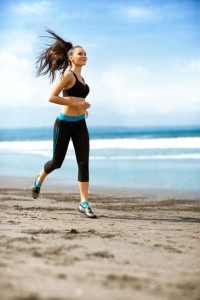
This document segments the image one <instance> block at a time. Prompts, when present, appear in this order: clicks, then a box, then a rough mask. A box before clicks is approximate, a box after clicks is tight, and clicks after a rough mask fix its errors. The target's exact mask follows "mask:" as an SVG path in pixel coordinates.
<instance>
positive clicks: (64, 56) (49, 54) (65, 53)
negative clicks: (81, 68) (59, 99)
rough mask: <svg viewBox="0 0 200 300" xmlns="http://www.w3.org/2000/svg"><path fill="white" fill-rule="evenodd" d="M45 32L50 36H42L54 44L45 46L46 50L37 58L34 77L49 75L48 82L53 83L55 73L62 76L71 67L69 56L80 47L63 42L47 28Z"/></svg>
mask: <svg viewBox="0 0 200 300" xmlns="http://www.w3.org/2000/svg"><path fill="white" fill-rule="evenodd" d="M45 30H46V32H48V33H50V34H51V35H52V36H42V37H48V38H51V39H53V40H55V42H54V43H53V44H50V45H49V44H47V46H48V48H46V49H45V50H44V51H43V52H42V53H41V54H40V55H39V56H38V57H37V61H36V68H37V73H36V77H38V76H41V75H46V74H47V73H49V77H50V81H51V82H53V81H54V79H55V75H56V71H59V72H60V75H63V74H64V72H65V70H66V69H67V67H68V66H70V67H71V61H70V59H69V56H71V55H73V53H74V49H75V48H79V47H81V46H74V47H73V45H72V43H70V42H65V41H64V40H63V39H62V38H61V37H59V36H58V35H57V34H56V33H55V32H53V31H52V30H50V29H49V28H47V27H46V28H45Z"/></svg>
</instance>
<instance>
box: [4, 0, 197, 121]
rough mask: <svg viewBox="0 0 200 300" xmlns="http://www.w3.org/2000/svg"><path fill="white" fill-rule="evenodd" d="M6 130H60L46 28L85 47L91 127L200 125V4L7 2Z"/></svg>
mask: <svg viewBox="0 0 200 300" xmlns="http://www.w3.org/2000/svg"><path fill="white" fill-rule="evenodd" d="M0 3H1V4H0V5H1V7H0V20H1V21H0V25H1V31H0V80H1V90H0V101H1V121H0V127H34V126H36V127H40V126H53V123H54V120H55V118H56V116H57V115H58V114H59V112H60V110H61V106H59V105H55V104H52V103H49V102H48V97H49V94H50V92H51V89H52V87H53V85H54V84H55V83H54V84H53V85H50V82H49V79H48V77H39V78H36V77H35V71H36V68H35V61H36V57H37V56H38V55H39V53H40V51H41V50H42V49H44V43H45V42H47V40H45V39H40V38H38V37H39V36H40V35H44V33H45V32H44V30H43V26H47V27H49V28H51V29H53V30H54V31H55V32H56V33H57V34H59V35H61V36H62V37H63V39H65V40H66V41H70V42H72V43H73V44H74V45H82V46H83V47H84V49H85V50H86V52H87V57H88V61H87V64H86V66H84V67H83V69H82V76H83V77H84V78H85V80H86V82H87V83H88V85H89V86H90V94H89V95H88V97H87V101H88V102H90V103H91V108H90V109H89V117H88V119H87V123H88V125H91V126H95V125H96V126H101V125H102V126H115V125H120V126H179V125H180V126H182V125H184V126H185V125H200V39H199V30H200V1H184V0H183V1H176V0H174V1H172V0H171V1H165V0H163V1H143V0H141V1H138V0H137V1H131V0H130V1H126V0H125V1H119V0H116V1H113V0H109V1H105V0H102V1H96V0H94V1H92V0H91V1H87V0H85V1H80V0H77V1H76V0H75V1H68V0H65V1H64V0H59V1H57V0H54V1H48V0H47V1H18V0H17V1H9V0H8V1H1V2H0Z"/></svg>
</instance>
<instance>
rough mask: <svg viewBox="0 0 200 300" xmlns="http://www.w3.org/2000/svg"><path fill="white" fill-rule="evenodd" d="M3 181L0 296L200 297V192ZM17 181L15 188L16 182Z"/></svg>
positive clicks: (35, 299) (16, 299)
mask: <svg viewBox="0 0 200 300" xmlns="http://www.w3.org/2000/svg"><path fill="white" fill-rule="evenodd" d="M28 185H29V184H28V183H27V185H26V188H24V189H22V188H20V185H19V184H16V182H15V181H14V180H11V181H9V182H7V184H5V182H3V183H2V185H1V189H0V191H1V193H0V195H1V202H0V204H1V215H0V222H1V232H0V234H1V239H0V243H1V248H0V250H1V258H0V259H1V260H0V276H1V280H0V300H8V299H9V300H10V299H12V300H47V299H48V300H61V299H62V300H64V299H66V300H68V299H71V300H73V299H87V300H107V299H108V300H112V299H116V300H117V299H121V300H124V299H127V300H129V299H134V300H137V299H141V300H147V299H148V300H157V299H162V300H165V299H181V300H184V299H188V300H193V299H195V300H197V299H200V196H199V194H198V193H196V194H195V193H187V194H186V193H183V192H166V191H139V190H138V191H136V190H135V191H131V190H129V191H128V190H126V192H125V190H124V191H123V190H111V189H110V190H108V189H107V190H105V189H104V190H102V189H100V188H99V189H97V188H96V190H95V189H91V191H90V194H89V202H90V204H91V207H92V209H93V211H94V212H95V213H96V214H97V215H98V219H88V218H87V217H85V216H84V215H82V214H80V213H79V212H78V211H77V207H78V203H79V200H80V196H79V193H78V190H76V189H74V190H72V189H71V190H70V189H67V188H61V187H54V189H53V188H52V189H51V188H50V186H48V185H46V187H43V189H42V192H41V196H40V198H38V199H37V200H33V199H32V198H31V194H30V188H29V186H28ZM16 186H18V188H16Z"/></svg>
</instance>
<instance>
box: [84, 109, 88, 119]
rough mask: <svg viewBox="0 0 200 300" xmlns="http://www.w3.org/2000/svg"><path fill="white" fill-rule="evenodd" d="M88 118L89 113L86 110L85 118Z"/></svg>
mask: <svg viewBox="0 0 200 300" xmlns="http://www.w3.org/2000/svg"><path fill="white" fill-rule="evenodd" d="M87 117H88V111H87V110H86V111H85V118H87Z"/></svg>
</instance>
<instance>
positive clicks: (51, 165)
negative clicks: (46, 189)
mask: <svg viewBox="0 0 200 300" xmlns="http://www.w3.org/2000/svg"><path fill="white" fill-rule="evenodd" d="M61 166H62V162H59V161H52V160H50V161H48V162H47V163H46V164H45V165H44V171H45V173H47V174H49V173H51V172H52V171H54V170H55V169H59V168H61Z"/></svg>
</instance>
